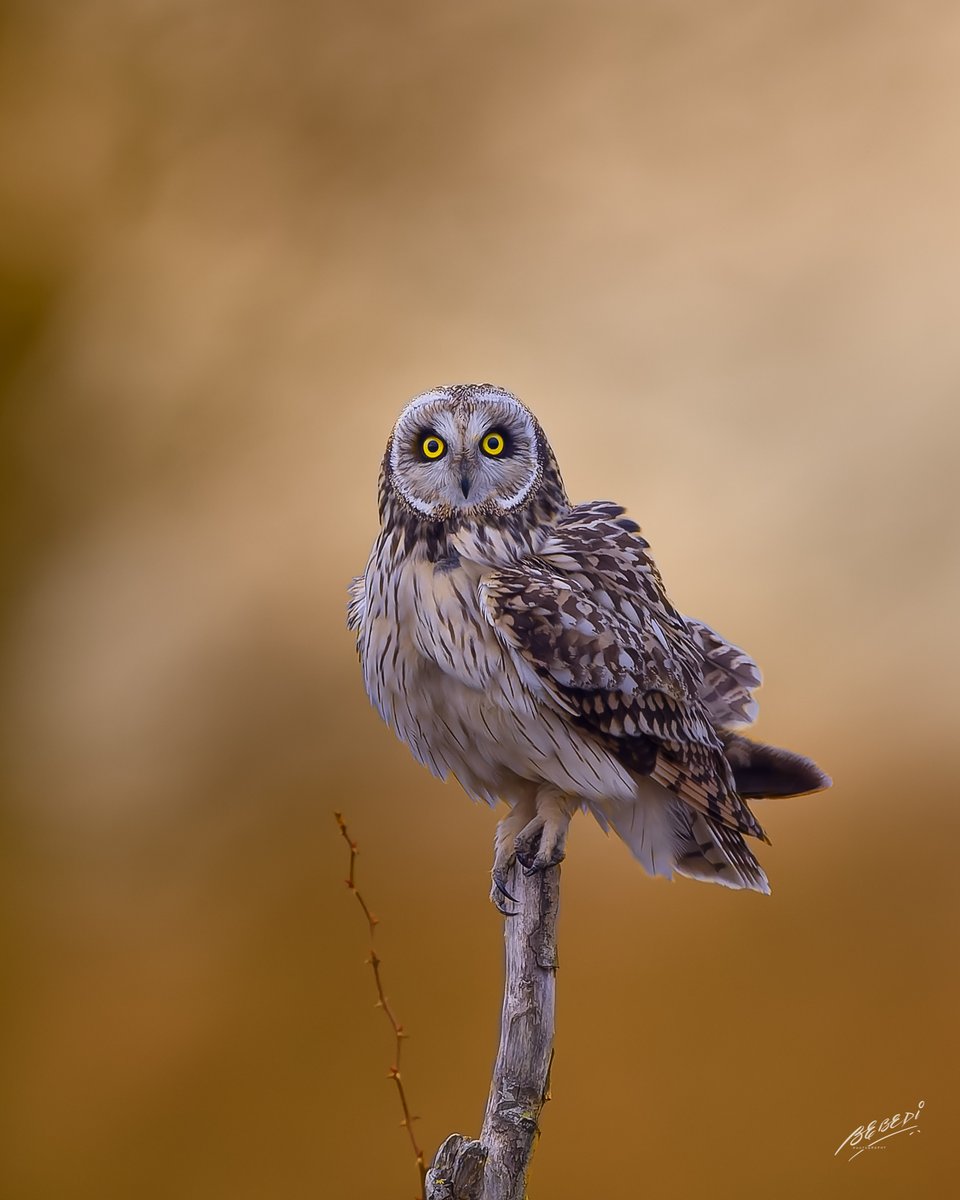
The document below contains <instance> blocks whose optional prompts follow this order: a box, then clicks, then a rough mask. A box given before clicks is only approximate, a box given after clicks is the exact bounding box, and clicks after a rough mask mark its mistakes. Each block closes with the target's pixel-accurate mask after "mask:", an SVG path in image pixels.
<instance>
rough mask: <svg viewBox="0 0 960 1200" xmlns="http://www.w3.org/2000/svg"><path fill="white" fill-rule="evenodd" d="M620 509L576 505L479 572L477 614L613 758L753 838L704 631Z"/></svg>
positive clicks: (754, 828) (756, 831)
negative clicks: (529, 545) (678, 605)
mask: <svg viewBox="0 0 960 1200" xmlns="http://www.w3.org/2000/svg"><path fill="white" fill-rule="evenodd" d="M622 513H623V509H622V508H620V507H619V506H618V505H615V504H610V503H606V502H599V501H596V502H593V503H590V504H585V505H579V506H578V507H576V508H573V509H571V510H570V511H569V512H568V513H566V514H565V515H564V516H563V517H561V518H560V519H559V520H558V522H557V524H556V526H555V528H554V530H553V532H552V533H551V534H550V535H549V536H548V538H547V539H546V541H545V542H544V544H543V545H542V546H541V548H540V552H539V554H538V555H537V556H536V558H529V559H525V560H523V561H522V562H521V563H519V564H518V565H517V566H515V567H507V568H504V569H502V570H498V571H494V572H491V573H490V574H489V575H487V576H486V577H485V579H484V581H483V582H482V584H481V594H482V597H483V599H484V602H485V605H486V610H487V614H488V619H489V620H490V622H491V624H492V625H493V627H494V628H495V629H496V630H497V631H498V633H499V635H500V636H501V638H502V640H503V641H504V642H505V643H506V644H507V645H508V646H510V647H512V649H513V650H514V651H515V652H516V653H517V654H518V655H519V657H520V659H521V660H522V661H523V662H524V663H525V664H526V665H527V667H528V668H529V669H532V671H533V672H535V674H536V676H537V678H538V680H539V682H540V684H541V686H542V687H543V689H544V691H545V692H546V694H547V695H548V696H549V698H550V699H551V700H552V702H553V703H554V704H555V705H556V706H557V707H559V708H561V709H562V710H563V711H565V712H567V713H569V714H570V715H571V716H572V717H573V718H574V719H575V720H576V721H577V722H578V723H579V724H581V725H584V726H586V727H587V728H589V729H591V730H592V731H593V732H594V733H595V734H597V735H598V736H600V737H602V738H603V739H604V740H605V741H606V742H607V743H608V746H609V747H610V748H611V749H612V750H613V751H614V753H615V754H616V755H617V757H618V758H619V759H620V761H621V762H623V763H624V765H626V766H628V767H630V768H631V769H632V770H635V771H637V772H638V773H640V774H644V775H650V776H651V777H652V778H653V779H655V780H656V781H657V782H658V783H661V784H662V785H663V786H665V787H667V788H669V789H670V790H671V791H673V792H675V793H676V794H677V795H678V796H680V797H681V798H682V799H683V800H685V801H687V802H688V803H689V804H691V805H692V806H693V807H694V808H696V809H698V810H700V811H701V812H704V813H705V814H707V815H708V816H710V817H712V818H713V819H714V820H716V821H718V822H719V823H721V824H722V825H726V826H728V827H729V828H731V829H736V830H738V831H740V832H742V833H750V834H753V835H754V836H756V837H761V838H762V837H764V836H765V835H764V833H763V830H762V829H761V828H760V825H759V824H758V822H757V821H756V819H755V818H754V816H753V814H752V813H751V812H750V810H749V809H748V808H747V806H746V805H745V804H744V803H743V801H742V800H741V799H740V797H739V796H738V795H737V792H736V789H735V787H734V782H733V775H732V772H731V770H730V767H729V765H728V764H727V761H726V758H725V757H724V752H723V743H722V742H721V740H720V738H719V737H718V735H717V732H716V730H715V728H714V723H713V720H712V719H711V713H710V711H709V709H708V706H707V699H709V697H710V695H712V694H713V693H712V690H711V689H712V688H713V685H705V678H706V676H705V664H706V663H707V662H708V659H709V654H710V653H711V651H712V652H714V653H716V652H717V649H718V648H717V647H714V646H710V647H708V648H707V649H705V648H704V640H703V635H702V634H701V632H700V630H701V629H706V627H705V626H704V627H695V628H693V629H691V627H690V626H689V625H688V624H687V622H686V621H685V619H684V618H683V617H682V616H681V615H680V614H679V613H678V612H677V611H676V609H674V607H673V606H672V604H671V603H670V601H669V600H668V599H667V595H666V592H665V590H664V587H663V582H662V580H661V578H660V574H659V572H658V571H657V568H656V566H655V564H654V562H653V560H652V558H651V557H650V556H649V554H648V550H649V544H648V543H647V542H646V541H645V540H644V539H643V538H642V537H640V536H639V533H638V527H637V526H636V524H635V523H634V522H632V521H629V520H626V519H623V518H622V517H621V514H622ZM708 632H710V633H712V631H708ZM714 636H716V635H714ZM724 645H726V644H725V643H724ZM724 653H725V652H724ZM712 669H714V668H708V674H709V672H710V670H712ZM715 669H716V670H718V671H719V670H721V669H727V667H725V666H723V665H722V664H720V663H718V664H717V665H716V668H715ZM705 686H707V697H706V698H705V697H704V696H703V695H702V694H701V692H702V689H704V687H705ZM718 686H719V685H718ZM721 690H722V689H721Z"/></svg>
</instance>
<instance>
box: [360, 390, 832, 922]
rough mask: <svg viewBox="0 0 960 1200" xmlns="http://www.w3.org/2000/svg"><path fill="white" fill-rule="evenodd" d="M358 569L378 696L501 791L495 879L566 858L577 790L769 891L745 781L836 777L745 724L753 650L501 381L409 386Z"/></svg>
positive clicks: (653, 870)
mask: <svg viewBox="0 0 960 1200" xmlns="http://www.w3.org/2000/svg"><path fill="white" fill-rule="evenodd" d="M379 510H380V525H381V527H380V533H379V536H378V537H377V539H376V542H375V543H374V546H373V550H372V552H371V554H370V558H369V561H368V562H367V567H366V570H365V572H364V573H363V575H361V576H359V577H358V578H357V579H355V580H354V581H353V583H352V584H351V588H350V592H351V598H350V605H349V614H348V624H349V626H350V628H351V629H353V630H355V631H356V635H357V648H358V652H359V656H360V662H361V665H362V670H363V681H364V686H365V688H366V692H367V695H368V696H369V698H370V700H371V702H372V703H373V705H374V706H375V708H376V709H377V711H378V712H379V713H380V715H381V717H382V718H383V720H384V721H385V722H386V723H387V724H388V725H390V726H391V727H392V728H393V730H394V732H395V733H396V735H397V736H398V737H399V738H400V740H401V741H403V742H405V743H406V744H407V746H409V748H410V750H411V751H412V752H413V754H414V756H415V757H416V758H417V759H419V761H420V762H421V763H424V764H425V765H426V766H427V767H429V769H430V770H431V771H432V772H433V773H434V774H435V775H438V776H439V777H440V778H442V779H446V778H448V777H449V776H451V775H453V776H455V777H456V778H457V779H458V780H459V782H460V784H461V785H462V787H463V789H464V790H465V791H466V792H467V794H468V795H469V796H471V797H472V798H473V799H475V800H485V801H487V802H489V803H490V804H495V803H497V802H499V801H502V802H504V803H505V804H506V806H507V809H508V812H507V815H506V816H505V817H504V819H503V820H502V821H501V822H500V824H499V825H498V827H497V834H496V840H495V852H494V861H493V871H492V876H493V886H492V890H491V897H492V899H493V900H494V902H495V903H497V905H498V907H500V908H501V909H502V910H504V911H507V909H506V908H505V905H506V903H507V901H508V900H510V899H512V897H511V896H510V893H509V892H508V890H507V887H508V883H509V872H510V871H511V870H512V869H514V864H515V863H517V862H518V863H519V864H520V867H521V868H522V869H523V870H524V871H526V872H528V873H531V872H535V871H542V870H544V869H546V868H547V867H550V866H553V865H555V864H556V863H559V862H560V861H561V860H562V859H563V857H564V853H565V847H566V839H567V829H568V826H569V823H570V818H571V816H572V815H573V813H574V812H575V811H576V810H577V809H583V810H585V811H587V812H590V813H592V814H593V816H594V817H595V818H596V819H597V821H599V823H600V824H601V826H602V827H603V828H604V829H607V830H613V831H614V832H615V833H616V834H617V835H618V836H619V837H620V838H621V839H622V840H623V841H624V842H626V844H627V846H628V847H629V848H630V850H631V851H632V853H633V855H634V856H635V857H636V858H637V859H638V860H639V862H640V863H641V865H642V866H643V867H644V868H645V870H646V871H648V872H649V873H650V874H651V875H659V876H665V877H666V878H668V879H669V878H671V877H672V876H673V875H674V874H678V875H684V876H688V877H690V878H692V879H699V880H705V881H707V882H711V883H719V884H723V885H725V886H726V887H731V888H750V889H753V890H755V891H759V892H765V893H766V892H769V886H768V883H767V878H766V875H765V874H764V872H763V869H762V868H761V866H760V864H759V863H758V861H757V859H756V858H755V857H754V854H753V852H752V851H751V850H750V848H749V847H748V845H747V843H746V841H745V838H746V837H752V838H757V839H760V840H762V841H766V840H768V839H767V838H766V835H765V834H764V832H763V829H762V828H761V827H760V824H759V822H758V821H757V819H756V817H755V816H754V815H753V813H752V812H751V811H750V808H749V807H748V803H747V802H748V801H749V800H754V799H757V798H760V797H766V796H788V795H799V794H801V793H804V792H810V791H816V790H819V789H821V788H824V787H828V786H829V784H830V780H829V779H828V778H827V776H826V775H824V774H823V773H822V772H821V771H820V770H819V768H818V767H817V766H815V765H814V763H812V762H811V761H810V760H809V759H806V758H803V757H801V756H800V755H797V754H793V753H790V752H788V751H786V750H781V749H778V748H776V747H773V746H767V745H763V744H761V743H758V742H754V741H751V740H749V739H748V738H746V737H744V736H743V734H742V733H740V732H739V730H741V729H742V728H743V727H744V726H747V725H749V724H750V723H751V722H752V721H753V720H754V719H755V717H756V714H757V703H756V700H755V699H754V696H753V692H754V689H755V688H757V687H758V686H759V684H760V672H759V671H758V669H757V666H756V664H755V663H754V661H753V660H752V659H751V658H750V656H749V655H748V654H746V653H745V652H744V651H743V650H740V649H739V648H738V647H737V646H734V645H733V644H732V643H730V642H728V641H727V640H726V639H725V638H723V637H721V635H720V634H718V633H717V632H716V631H715V630H713V629H711V628H710V626H709V625H706V624H705V623H704V622H703V621H698V620H695V619H693V618H691V617H686V616H684V615H683V614H682V613H680V612H678V611H677V609H676V608H674V606H673V604H671V602H670V600H669V598H668V596H667V593H666V590H665V588H664V586H663V581H662V579H661V577H660V573H659V571H658V570H657V567H656V565H655V563H654V561H653V558H652V557H651V555H650V546H649V543H648V542H647V541H645V540H644V538H643V537H642V536H641V535H640V528H639V526H638V525H637V524H636V523H635V522H634V521H632V520H630V519H628V518H627V517H625V516H624V515H623V514H624V511H625V510H624V509H623V508H622V507H621V506H620V505H619V504H614V503H611V502H610V501H606V500H592V501H588V502H587V503H585V504H571V503H570V501H569V500H568V499H567V494H566V491H565V490H564V486H563V481H562V479H561V477H560V471H559V469H558V467H557V462H556V459H555V458H554V455H553V451H552V450H551V448H550V445H549V443H548V442H547V439H546V437H545V435H544V432H543V430H542V429H541V427H540V425H539V423H538V422H537V420H536V418H535V417H534V416H533V414H532V413H531V412H530V411H529V409H527V408H526V407H525V406H524V405H523V404H521V402H520V401H519V400H518V399H517V398H516V397H515V396H513V395H512V394H511V393H509V392H506V391H503V390H502V389H500V388H497V387H493V386H491V385H488V384H464V385H456V386H451V387H441V388H437V389H435V390H434V391H430V392H425V393H424V394H423V395H421V396H417V397H416V398H415V399H414V400H412V401H411V402H410V403H409V404H408V405H407V406H406V408H404V410H403V412H402V413H401V414H400V416H399V418H398V420H397V423H396V425H395V426H394V428H393V432H392V433H391V434H390V438H389V440H388V442H387V448H386V452H385V454H384V456H383V463H382V467H381V471H380V485H379Z"/></svg>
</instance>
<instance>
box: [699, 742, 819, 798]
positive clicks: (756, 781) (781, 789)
mask: <svg viewBox="0 0 960 1200" xmlns="http://www.w3.org/2000/svg"><path fill="white" fill-rule="evenodd" d="M722 737H723V752H724V755H725V757H726V760H727V762H728V763H729V764H730V767H731V769H732V770H733V778H734V782H735V784H736V788H737V792H738V793H739V795H741V796H742V797H744V798H745V799H748V800H750V799H752V800H756V799H760V798H762V797H765V796H802V795H803V794H804V793H805V792H819V791H822V790H823V788H828V787H829V786H830V784H831V783H832V780H831V779H830V776H829V775H825V774H824V773H823V771H821V770H820V768H819V767H818V766H817V764H816V763H815V762H812V761H811V760H810V759H809V758H804V757H803V755H802V754H794V753H793V752H792V751H790V750H781V749H780V747H779V746H767V745H764V743H763V742H752V741H750V739H749V738H745V737H742V736H741V735H740V734H739V733H731V732H725V733H723V734H722Z"/></svg>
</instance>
